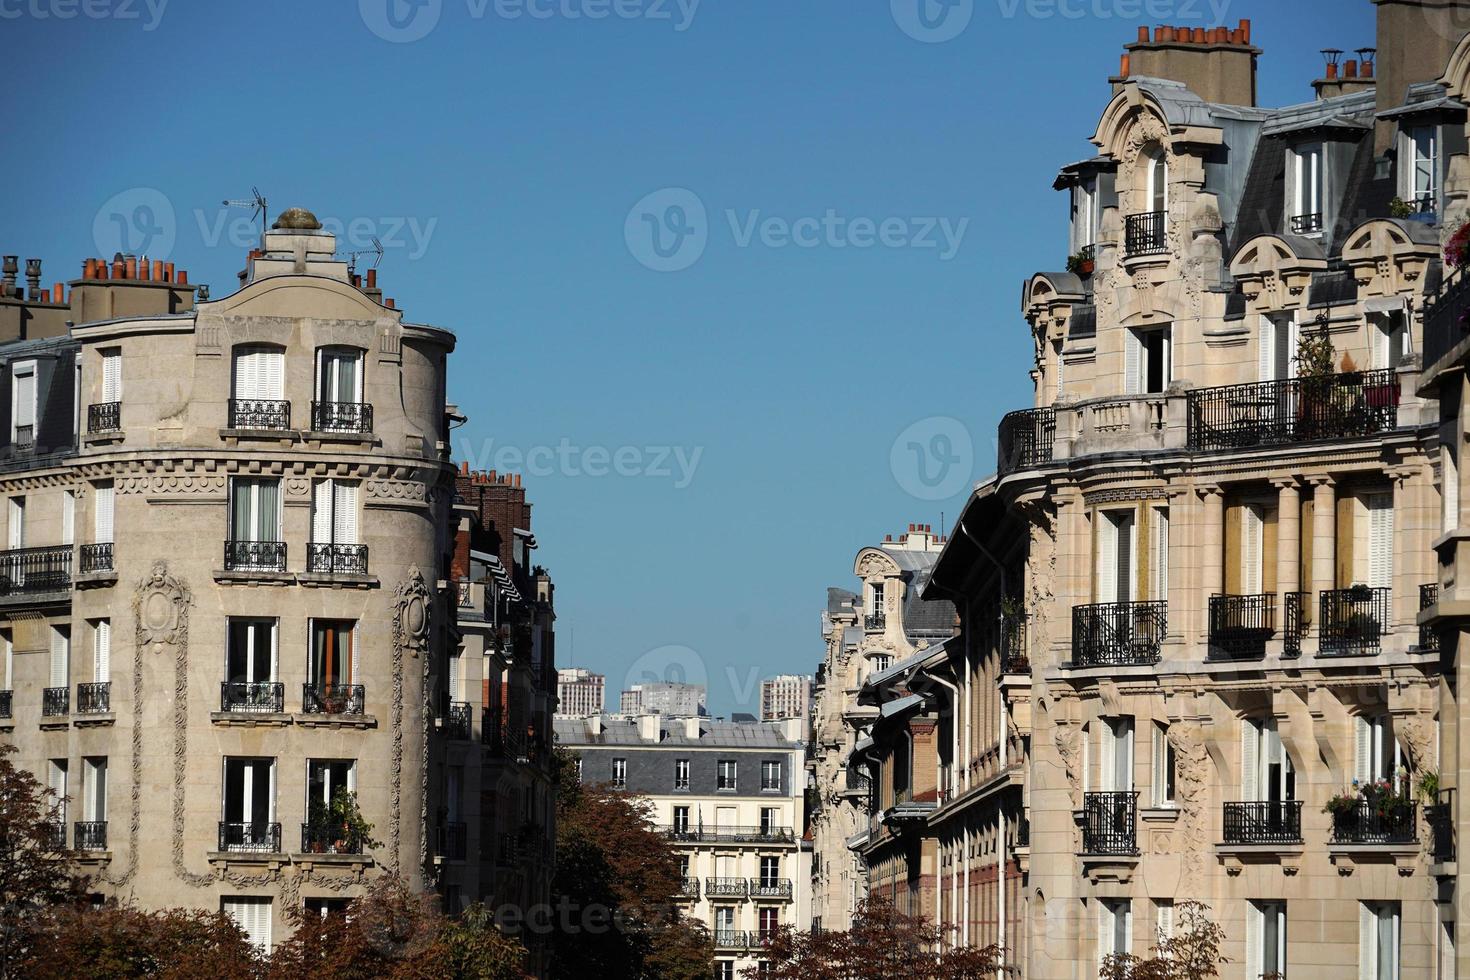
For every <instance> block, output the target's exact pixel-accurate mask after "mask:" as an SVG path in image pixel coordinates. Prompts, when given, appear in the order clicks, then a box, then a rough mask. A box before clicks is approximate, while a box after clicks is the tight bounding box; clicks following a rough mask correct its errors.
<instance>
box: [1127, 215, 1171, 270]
mask: <svg viewBox="0 0 1470 980" xmlns="http://www.w3.org/2000/svg"><path fill="white" fill-rule="evenodd" d="M1168 224H1169V212H1167V211H1145V212H1143V213H1142V214H1130V215H1128V217H1127V218H1125V219H1124V229H1123V253H1124V255H1125V256H1126V257H1127V258H1130V259H1131V258H1133V257H1135V256H1140V255H1159V254H1161V253H1164V252H1167V251H1169V234H1168Z"/></svg>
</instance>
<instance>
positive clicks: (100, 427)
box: [87, 402, 122, 434]
mask: <svg viewBox="0 0 1470 980" xmlns="http://www.w3.org/2000/svg"><path fill="white" fill-rule="evenodd" d="M121 429H122V402H101V403H99V404H96V405H88V406H87V431H88V432H90V433H93V434H96V433H99V432H118V431H120V430H121Z"/></svg>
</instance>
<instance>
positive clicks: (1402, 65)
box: [1373, 0, 1470, 156]
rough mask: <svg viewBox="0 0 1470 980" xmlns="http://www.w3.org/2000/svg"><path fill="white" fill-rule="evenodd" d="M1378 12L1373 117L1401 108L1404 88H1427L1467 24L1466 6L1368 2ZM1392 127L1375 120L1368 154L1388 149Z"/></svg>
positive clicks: (1445, 1) (1462, 0) (1462, 1)
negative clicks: (1375, 112)
mask: <svg viewBox="0 0 1470 980" xmlns="http://www.w3.org/2000/svg"><path fill="white" fill-rule="evenodd" d="M1373 2H1374V3H1375V4H1376V5H1377V7H1378V49H1377V59H1376V60H1377V70H1376V72H1375V74H1376V75H1377V77H1378V85H1377V89H1378V111H1379V112H1383V111H1384V110H1386V109H1393V108H1396V107H1397V106H1400V105H1402V104H1403V102H1404V97H1405V96H1406V95H1407V94H1408V91H1409V86H1410V85H1413V84H1414V83H1415V82H1432V81H1435V80H1437V79H1438V78H1439V76H1440V75H1441V74H1442V73H1443V72H1444V70H1445V66H1446V65H1448V64H1449V61H1450V55H1452V54H1454V52H1455V45H1456V44H1458V43H1459V41H1460V38H1462V37H1464V36H1465V26H1466V24H1467V23H1470V2H1467V0H1373ZM1396 128H1397V123H1396V122H1395V121H1394V120H1392V119H1380V120H1378V126H1377V132H1376V139H1375V141H1374V152H1376V153H1378V154H1379V155H1380V156H1381V155H1383V154H1384V153H1386V152H1387V151H1388V150H1389V149H1390V148H1391V147H1392V146H1393V139H1394V131H1395V129H1396Z"/></svg>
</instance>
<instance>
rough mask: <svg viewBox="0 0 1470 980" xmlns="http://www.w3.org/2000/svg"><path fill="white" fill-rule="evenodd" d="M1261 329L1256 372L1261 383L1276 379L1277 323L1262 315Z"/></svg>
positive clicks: (1257, 343) (1257, 345)
mask: <svg viewBox="0 0 1470 980" xmlns="http://www.w3.org/2000/svg"><path fill="white" fill-rule="evenodd" d="M1260 319H1261V329H1260V333H1259V339H1258V340H1257V341H1256V371H1257V375H1258V377H1259V379H1260V380H1261V381H1271V380H1274V379H1275V377H1276V357H1275V355H1276V321H1275V320H1272V319H1271V318H1270V317H1269V316H1267V315H1266V314H1264V313H1262V314H1261V318H1260Z"/></svg>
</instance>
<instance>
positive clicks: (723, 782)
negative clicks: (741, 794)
mask: <svg viewBox="0 0 1470 980" xmlns="http://www.w3.org/2000/svg"><path fill="white" fill-rule="evenodd" d="M715 776H716V779H715V789H723V790H731V791H733V790H734V789H735V760H734V759H721V760H719V762H717V763H716V765H715Z"/></svg>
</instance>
